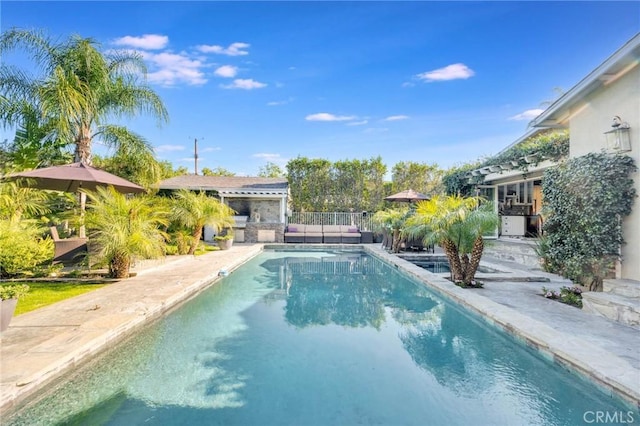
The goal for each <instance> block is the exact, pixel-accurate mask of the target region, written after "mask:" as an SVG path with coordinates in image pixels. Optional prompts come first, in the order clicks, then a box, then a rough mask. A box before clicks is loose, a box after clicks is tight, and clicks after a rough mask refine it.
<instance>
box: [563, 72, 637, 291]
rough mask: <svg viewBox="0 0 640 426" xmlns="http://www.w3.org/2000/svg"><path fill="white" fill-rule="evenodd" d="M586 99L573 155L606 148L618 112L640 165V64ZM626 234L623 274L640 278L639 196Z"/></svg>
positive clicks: (575, 119)
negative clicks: (607, 132)
mask: <svg viewBox="0 0 640 426" xmlns="http://www.w3.org/2000/svg"><path fill="white" fill-rule="evenodd" d="M585 101H586V102H587V103H586V105H584V106H582V107H581V108H579V109H577V110H575V111H573V112H572V113H573V114H574V115H573V116H572V117H571V119H570V135H571V136H570V138H571V145H570V154H569V155H570V156H571V157H578V156H581V155H585V154H588V153H589V152H600V151H601V150H603V149H606V148H607V144H606V137H605V135H604V132H606V131H609V130H611V122H612V119H613V117H614V116H616V115H617V116H619V117H620V118H621V119H622V121H626V122H627V123H629V126H630V127H631V130H630V137H631V151H629V152H626V153H625V154H626V155H629V156H631V157H633V159H634V160H635V162H636V165H640V65H636V66H635V67H634V68H633V69H632V70H630V71H629V72H628V73H627V74H626V75H624V76H623V77H621V78H619V79H617V80H616V81H614V82H611V83H609V84H605V85H604V86H602V87H601V88H600V89H599V90H597V91H596V92H594V93H592V94H591V95H590V96H588V97H587V98H585ZM633 179H634V185H635V188H636V191H637V193H638V194H640V174H639V173H635V175H634V176H633ZM586 231H587V232H588V230H586ZM623 233H624V239H625V241H626V242H627V243H626V245H624V246H623V248H622V259H623V261H622V265H621V269H620V270H619V271H618V273H619V277H620V278H628V279H634V280H640V200H639V199H636V201H635V203H634V205H633V212H632V213H631V215H630V216H628V217H627V218H626V219H625V221H624V223H623Z"/></svg>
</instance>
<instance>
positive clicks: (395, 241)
mask: <svg viewBox="0 0 640 426" xmlns="http://www.w3.org/2000/svg"><path fill="white" fill-rule="evenodd" d="M408 214H409V209H408V208H406V207H405V208H398V209H388V210H380V211H378V212H376V214H374V215H373V221H374V223H376V224H377V226H379V227H380V228H382V229H383V230H384V231H386V232H389V233H390V235H391V251H392V252H393V253H398V252H399V251H400V243H401V241H402V230H403V228H404V225H405V221H406V220H407V216H408Z"/></svg>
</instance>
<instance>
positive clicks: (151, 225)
mask: <svg viewBox="0 0 640 426" xmlns="http://www.w3.org/2000/svg"><path fill="white" fill-rule="evenodd" d="M87 195H88V197H89V199H90V201H91V202H90V203H89V205H88V212H87V216H86V223H87V227H88V229H89V238H90V241H91V242H92V244H94V245H95V246H96V247H97V248H98V252H97V254H98V258H99V259H100V260H101V261H104V262H105V263H107V264H108V265H109V276H111V277H113V278H127V277H128V276H129V270H130V268H131V264H132V263H133V262H134V261H135V260H136V259H138V258H154V257H160V256H162V255H163V254H164V245H165V238H166V235H165V233H164V232H163V230H162V229H163V228H164V227H166V226H167V225H168V223H169V221H168V214H169V212H168V211H165V210H163V209H161V208H160V207H161V204H159V203H156V202H155V197H150V196H137V197H127V196H126V195H124V194H120V193H119V192H117V191H116V190H115V189H113V187H108V188H102V187H99V188H97V190H96V191H95V192H87Z"/></svg>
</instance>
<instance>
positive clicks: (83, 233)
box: [79, 192, 87, 238]
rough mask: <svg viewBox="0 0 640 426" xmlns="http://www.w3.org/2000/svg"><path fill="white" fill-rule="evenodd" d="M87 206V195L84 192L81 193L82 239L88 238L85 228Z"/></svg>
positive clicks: (80, 231)
mask: <svg viewBox="0 0 640 426" xmlns="http://www.w3.org/2000/svg"><path fill="white" fill-rule="evenodd" d="M86 204H87V194H85V193H84V192H81V193H80V230H79V233H80V238H86V237H87V232H86V230H85V227H84V209H85V206H86Z"/></svg>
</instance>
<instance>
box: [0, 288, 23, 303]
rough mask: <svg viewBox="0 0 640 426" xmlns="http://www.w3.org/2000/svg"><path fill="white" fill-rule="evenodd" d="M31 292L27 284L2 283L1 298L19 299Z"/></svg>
mask: <svg viewBox="0 0 640 426" xmlns="http://www.w3.org/2000/svg"><path fill="white" fill-rule="evenodd" d="M28 292H29V286H28V285H26V284H15V285H0V300H8V299H19V298H21V297H23V296H25V295H26V294H27V293H28Z"/></svg>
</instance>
